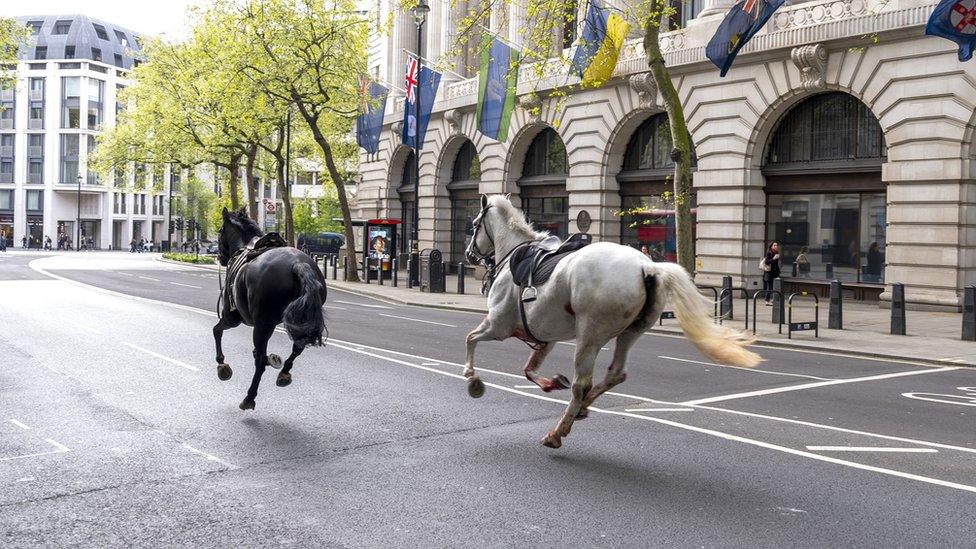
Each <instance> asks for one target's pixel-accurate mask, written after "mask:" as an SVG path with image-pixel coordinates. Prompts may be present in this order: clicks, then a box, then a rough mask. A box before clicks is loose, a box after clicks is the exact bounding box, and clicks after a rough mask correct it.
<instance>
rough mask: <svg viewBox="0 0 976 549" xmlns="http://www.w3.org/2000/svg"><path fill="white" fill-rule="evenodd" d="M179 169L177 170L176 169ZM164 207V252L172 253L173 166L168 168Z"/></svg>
mask: <svg viewBox="0 0 976 549" xmlns="http://www.w3.org/2000/svg"><path fill="white" fill-rule="evenodd" d="M176 169H179V168H176ZM166 194H167V207H166V251H167V252H172V251H173V165H172V164H170V167H169V190H168V191H167V193H166Z"/></svg>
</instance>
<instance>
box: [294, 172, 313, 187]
mask: <svg viewBox="0 0 976 549" xmlns="http://www.w3.org/2000/svg"><path fill="white" fill-rule="evenodd" d="M313 177H314V174H313V172H304V171H303V172H297V173H296V174H295V184H296V185H313V184H314V182H313Z"/></svg>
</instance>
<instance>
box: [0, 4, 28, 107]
mask: <svg viewBox="0 0 976 549" xmlns="http://www.w3.org/2000/svg"><path fill="white" fill-rule="evenodd" d="M27 34H28V33H27V27H25V26H23V25H21V24H20V23H18V22H17V20H16V19H14V18H12V17H0V89H4V88H6V89H9V88H12V87H13V85H14V84H15V83H16V81H17V52H18V50H19V49H20V48H21V47H23V46H24V44H25V43H26V41H27Z"/></svg>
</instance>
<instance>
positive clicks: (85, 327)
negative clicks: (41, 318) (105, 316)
mask: <svg viewBox="0 0 976 549" xmlns="http://www.w3.org/2000/svg"><path fill="white" fill-rule="evenodd" d="M61 320H63V321H64V322H67V323H68V324H71V325H72V326H74V327H75V328H80V329H82V330H85V331H86V332H89V333H92V334H98V335H101V333H102V332H99V331H98V330H96V329H95V328H92V327H91V326H85V325H84V324H82V323H80V322H74V321H73V320H68V319H66V318H62V319H61Z"/></svg>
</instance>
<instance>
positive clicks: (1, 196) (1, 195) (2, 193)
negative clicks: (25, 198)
mask: <svg viewBox="0 0 976 549" xmlns="http://www.w3.org/2000/svg"><path fill="white" fill-rule="evenodd" d="M13 209H14V191H13V190H12V189H11V190H6V189H0V211H5V212H9V211H13Z"/></svg>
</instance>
